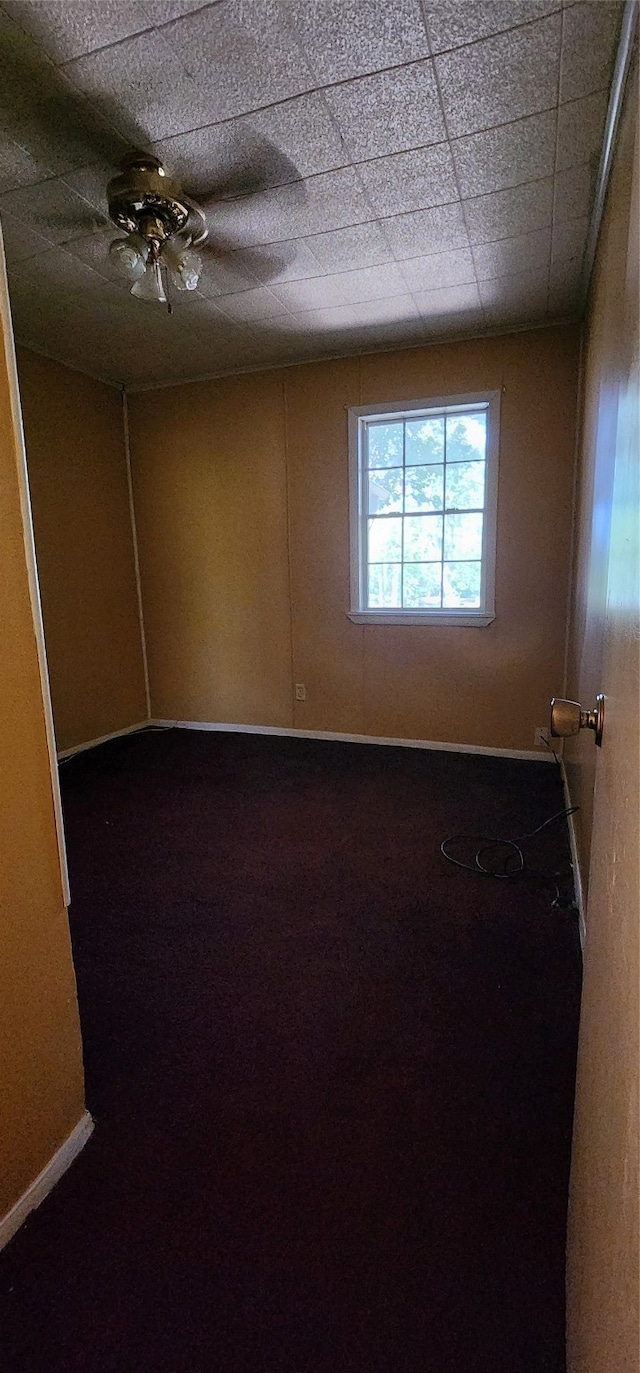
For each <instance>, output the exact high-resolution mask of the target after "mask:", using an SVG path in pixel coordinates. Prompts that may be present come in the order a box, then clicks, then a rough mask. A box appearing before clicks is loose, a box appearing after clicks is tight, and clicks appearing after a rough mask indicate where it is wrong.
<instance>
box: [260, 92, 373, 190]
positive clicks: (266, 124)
mask: <svg viewBox="0 0 640 1373" xmlns="http://www.w3.org/2000/svg"><path fill="white" fill-rule="evenodd" d="M244 124H245V127H246V128H247V129H249V130H251V132H252V133H253V135H255V136H256V137H258V138H266V139H268V140H269V141H270V142H272V143H273V144H274V145H275V147H276V149H277V151H278V152H279V153H280V154H284V156H285V157H287V158H290V159H291V161H292V162H293V164H294V166H295V167H296V168H297V170H298V172H299V174H300V176H313V175H314V174H315V173H316V172H329V171H332V170H333V168H335V167H344V166H345V164H346V163H347V162H349V158H348V157H347V156H346V155H345V150H344V146H343V143H342V139H341V137H340V134H339V133H338V130H337V129H336V127H335V125H334V123H333V121H332V119H331V118H330V115H329V111H328V109H327V106H326V104H325V102H324V100H323V98H322V95H319V94H318V93H317V92H316V93H314V94H311V95H301V96H298V97H297V99H294V100H287V101H285V102H284V103H282V104H279V105H272V106H271V107H270V109H268V110H260V111H259V113H258V114H252V115H249V116H248V117H247V118H246V119H245V120H244ZM274 184H275V183H274Z"/></svg>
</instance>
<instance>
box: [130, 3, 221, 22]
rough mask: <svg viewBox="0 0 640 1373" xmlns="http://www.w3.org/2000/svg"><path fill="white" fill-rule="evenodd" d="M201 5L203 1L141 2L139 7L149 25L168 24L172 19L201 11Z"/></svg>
mask: <svg viewBox="0 0 640 1373" xmlns="http://www.w3.org/2000/svg"><path fill="white" fill-rule="evenodd" d="M205 3H206V0H205ZM202 5H203V0H141V6H140V7H141V9H143V10H144V12H145V14H146V15H147V17H148V19H149V23H150V24H168V23H170V21H171V20H172V19H180V17H181V16H182V15H183V14H190V13H191V11H192V10H201V9H202Z"/></svg>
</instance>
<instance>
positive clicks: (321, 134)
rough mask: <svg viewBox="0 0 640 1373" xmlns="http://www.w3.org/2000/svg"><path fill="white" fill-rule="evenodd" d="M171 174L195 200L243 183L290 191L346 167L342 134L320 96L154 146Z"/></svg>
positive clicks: (278, 106)
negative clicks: (294, 185)
mask: <svg viewBox="0 0 640 1373" xmlns="http://www.w3.org/2000/svg"><path fill="white" fill-rule="evenodd" d="M154 152H155V154H157V155H158V157H161V158H162V159H163V161H165V162H166V166H168V169H169V170H170V172H173V173H174V174H176V176H177V177H179V178H181V180H184V183H185V184H187V183H188V185H190V188H191V189H192V194H194V196H195V198H198V195H202V194H206V192H207V191H212V189H216V187H222V192H224V189H225V188H227V183H228V187H229V189H231V192H233V189H235V185H236V184H239V185H240V188H242V184H243V181H244V183H246V181H247V180H249V184H251V183H254V184H255V188H257V189H266V188H268V187H271V185H284V184H287V181H294V180H297V178H298V177H305V176H313V174H315V173H319V172H328V170H332V169H334V168H341V166H343V165H345V162H346V161H347V158H346V157H345V150H343V147H342V140H341V137H339V133H338V130H336V129H335V126H334V124H332V121H331V118H330V114H328V110H327V107H325V104H324V102H323V97H321V96H320V95H317V93H316V95H304V96H298V97H295V99H293V100H286V102H283V103H282V104H275V106H272V107H271V108H269V110H261V111H258V113H257V114H251V115H244V117H240V118H238V119H227V121H225V122H222V124H214V125H209V126H206V128H202V129H192V130H191V132H190V133H180V135H177V137H173V139H162V140H161V141H159V143H155V144H154Z"/></svg>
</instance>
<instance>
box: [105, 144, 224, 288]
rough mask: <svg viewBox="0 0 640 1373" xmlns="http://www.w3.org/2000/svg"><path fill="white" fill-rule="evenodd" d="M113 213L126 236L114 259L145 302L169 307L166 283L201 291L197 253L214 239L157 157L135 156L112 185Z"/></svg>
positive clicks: (200, 213)
mask: <svg viewBox="0 0 640 1373" xmlns="http://www.w3.org/2000/svg"><path fill="white" fill-rule="evenodd" d="M107 199H108V203H109V215H110V217H111V219H112V220H113V222H114V224H117V225H118V228H120V229H124V230H125V233H126V237H124V238H116V239H114V240H113V242H112V243H111V245H110V247H109V258H110V259H111V262H112V263H113V266H114V267H115V269H116V271H117V272H118V274H119V275H120V276H122V277H125V278H126V280H127V281H130V282H131V283H132V286H131V294H132V295H133V296H137V297H138V299H139V300H152V301H153V300H155V301H157V302H159V303H160V304H161V305H166V304H168V303H169V302H168V300H167V294H166V289H165V288H166V283H167V281H168V282H170V283H171V285H172V286H173V287H175V289H176V290H177V291H195V290H196V288H197V286H198V282H199V280H200V273H201V271H202V258H201V256H200V255H199V254H198V252H197V251H196V249H197V248H200V247H202V245H203V244H204V243H206V240H207V238H208V236H209V230H208V227H207V221H206V218H205V215H204V211H203V210H202V209H201V208H200V206H199V205H197V204H196V202H195V200H191V198H190V197H189V196H187V195H185V193H184V191H183V190H182V187H181V186H180V184H179V182H178V181H176V180H174V178H173V177H169V176H167V174H166V172H165V169H164V167H163V166H162V163H161V162H160V161H159V159H158V158H157V157H153V156H152V155H151V153H132V154H131V155H129V156H128V157H126V158H125V159H124V160H123V163H122V168H121V172H120V175H119V176H116V177H114V179H113V181H110V182H109V185H108V186H107Z"/></svg>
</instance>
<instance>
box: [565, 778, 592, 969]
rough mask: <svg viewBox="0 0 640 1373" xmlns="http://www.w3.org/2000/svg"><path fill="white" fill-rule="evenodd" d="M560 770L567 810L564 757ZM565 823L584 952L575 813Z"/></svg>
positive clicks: (568, 799)
mask: <svg viewBox="0 0 640 1373" xmlns="http://www.w3.org/2000/svg"><path fill="white" fill-rule="evenodd" d="M560 772H561V774H562V785H563V787H564V803H565V806H566V807H567V810H570V808H571V806H572V805H573V802H572V800H571V792H570V791H569V779H568V777H567V770H566V768H565V765H564V759H563V760H562V761H561V763H560ZM567 825H568V827H569V844H570V846H571V866H572V868H573V885H574V891H575V898H576V906H577V907H578V928H579V930H580V947H581V949H582V952H583V953H584V946H585V940H586V937H587V926H586V921H585V901H584V886H583V883H582V870H581V867H580V855H579V853H578V837H577V834H576V826H575V815H568V816H567Z"/></svg>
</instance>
